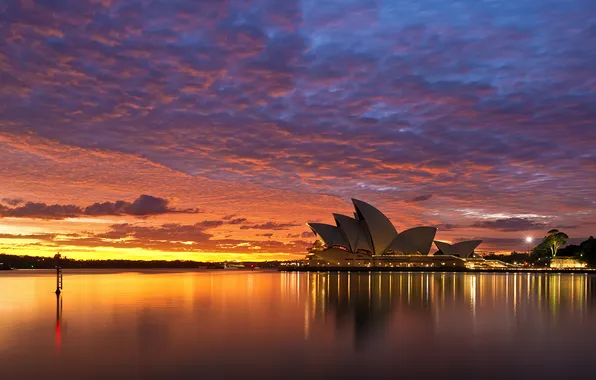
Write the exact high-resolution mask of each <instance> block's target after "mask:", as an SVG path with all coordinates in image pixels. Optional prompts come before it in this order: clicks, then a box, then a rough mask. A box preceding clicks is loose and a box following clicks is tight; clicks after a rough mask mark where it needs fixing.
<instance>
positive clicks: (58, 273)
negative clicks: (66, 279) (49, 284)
mask: <svg viewBox="0 0 596 380" xmlns="http://www.w3.org/2000/svg"><path fill="white" fill-rule="evenodd" d="M60 257H61V256H60V253H57V254H56V256H54V259H56V294H57V295H58V294H60V293H61V292H62V267H60Z"/></svg>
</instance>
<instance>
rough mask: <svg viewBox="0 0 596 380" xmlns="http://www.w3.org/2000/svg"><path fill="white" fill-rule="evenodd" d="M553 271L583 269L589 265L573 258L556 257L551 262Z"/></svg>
mask: <svg viewBox="0 0 596 380" xmlns="http://www.w3.org/2000/svg"><path fill="white" fill-rule="evenodd" d="M550 267H551V268H553V269H583V268H585V267H587V264H586V263H585V262H583V261H581V260H578V259H576V258H573V257H555V258H553V259H552V260H551V261H550Z"/></svg>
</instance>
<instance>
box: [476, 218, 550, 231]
mask: <svg viewBox="0 0 596 380" xmlns="http://www.w3.org/2000/svg"><path fill="white" fill-rule="evenodd" d="M546 225H547V224H546V223H543V222H537V221H534V220H531V219H528V218H505V219H497V220H486V221H480V222H476V223H473V224H472V227H475V228H488V229H493V230H499V231H505V232H517V231H529V230H536V229H544V228H545V227H546Z"/></svg>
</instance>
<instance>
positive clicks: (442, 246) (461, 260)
mask: <svg viewBox="0 0 596 380" xmlns="http://www.w3.org/2000/svg"><path fill="white" fill-rule="evenodd" d="M352 203H353V204H354V209H355V212H354V218H352V217H350V216H346V215H342V214H333V218H334V220H335V226H334V225H331V224H324V223H307V225H308V226H309V227H310V229H311V230H312V232H313V233H314V234H315V236H316V241H315V243H314V244H313V247H312V248H310V249H309V254H308V255H307V257H306V262H307V265H308V266H310V267H320V266H324V267H371V266H375V267H377V266H380V267H442V266H448V267H449V266H451V267H464V266H465V262H466V258H471V257H474V249H475V248H476V247H478V245H479V244H480V243H481V241H479V240H474V241H467V242H460V243H457V244H453V245H451V244H448V243H443V242H440V241H435V240H434V238H435V235H436V233H437V229H436V228H435V227H414V228H410V229H407V230H405V231H402V232H400V233H398V232H397V230H396V228H395V227H394V225H393V223H391V221H390V220H389V218H387V217H386V216H385V214H383V213H382V212H381V211H379V210H378V209H377V208H375V207H374V206H372V205H370V204H368V203H366V202H363V201H361V200H357V199H352ZM433 242H434V243H435V245H436V246H437V248H438V249H439V254H434V255H429V254H430V250H431V248H432V244H433Z"/></svg>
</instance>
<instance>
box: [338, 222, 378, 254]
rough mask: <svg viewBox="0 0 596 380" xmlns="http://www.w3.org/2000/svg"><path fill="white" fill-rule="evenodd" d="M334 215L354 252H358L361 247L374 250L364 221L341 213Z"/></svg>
mask: <svg viewBox="0 0 596 380" xmlns="http://www.w3.org/2000/svg"><path fill="white" fill-rule="evenodd" d="M333 217H334V218H335V223H337V227H339V229H340V230H341V231H342V233H343V236H344V238H345V239H346V240H347V241H348V243H349V244H350V246H349V248H350V250H351V251H352V252H357V251H358V250H359V249H363V250H366V251H370V252H372V245H371V242H370V239H369V237H368V235H367V234H366V232H365V228H364V226H363V225H362V221H360V220H356V219H354V218H350V217H349V216H345V215H341V214H333Z"/></svg>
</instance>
